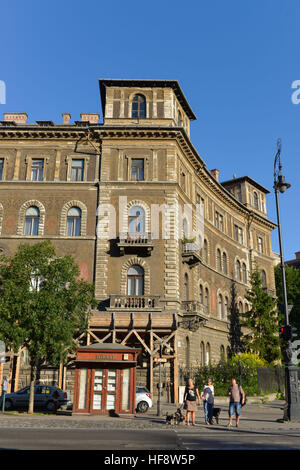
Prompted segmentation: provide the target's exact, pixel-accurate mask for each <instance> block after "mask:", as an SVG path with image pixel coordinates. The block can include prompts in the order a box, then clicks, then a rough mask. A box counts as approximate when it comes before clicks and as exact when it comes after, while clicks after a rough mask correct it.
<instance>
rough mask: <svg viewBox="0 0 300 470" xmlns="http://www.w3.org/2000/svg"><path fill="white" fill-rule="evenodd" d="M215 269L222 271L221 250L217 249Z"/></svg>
mask: <svg viewBox="0 0 300 470" xmlns="http://www.w3.org/2000/svg"><path fill="white" fill-rule="evenodd" d="M217 270H218V271H222V263H221V250H219V248H218V249H217Z"/></svg>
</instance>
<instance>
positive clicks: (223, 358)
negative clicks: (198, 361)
mask: <svg viewBox="0 0 300 470" xmlns="http://www.w3.org/2000/svg"><path fill="white" fill-rule="evenodd" d="M220 360H221V362H224V361H225V348H224V346H223V344H222V345H221V346H220Z"/></svg>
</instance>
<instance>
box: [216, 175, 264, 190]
mask: <svg viewBox="0 0 300 470" xmlns="http://www.w3.org/2000/svg"><path fill="white" fill-rule="evenodd" d="M243 181H247V182H248V183H250V184H252V186H255V187H256V188H257V189H259V190H260V191H262V192H263V193H265V194H269V193H270V191H269V190H268V189H266V188H265V187H264V186H262V185H261V184H259V183H258V182H257V181H255V180H253V179H252V178H250V176H241V177H240V178H233V179H232V180H227V181H222V183H221V185H222V186H230V184H232V183H242V182H243Z"/></svg>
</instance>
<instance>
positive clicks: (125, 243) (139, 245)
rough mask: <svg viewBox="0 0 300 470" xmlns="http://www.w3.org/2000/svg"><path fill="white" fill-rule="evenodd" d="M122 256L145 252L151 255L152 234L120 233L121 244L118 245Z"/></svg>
mask: <svg viewBox="0 0 300 470" xmlns="http://www.w3.org/2000/svg"><path fill="white" fill-rule="evenodd" d="M117 245H118V247H119V249H120V254H121V255H124V254H125V253H139V252H143V253H144V254H146V255H148V256H149V255H150V254H151V251H152V250H153V242H152V241H151V234H150V233H147V232H134V233H132V232H125V233H120V236H119V242H118V243H117Z"/></svg>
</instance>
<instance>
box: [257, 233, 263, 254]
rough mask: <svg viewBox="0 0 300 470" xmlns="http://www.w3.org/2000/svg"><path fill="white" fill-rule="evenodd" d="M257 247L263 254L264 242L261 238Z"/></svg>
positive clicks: (258, 239)
mask: <svg viewBox="0 0 300 470" xmlns="http://www.w3.org/2000/svg"><path fill="white" fill-rule="evenodd" d="M257 245H258V251H259V252H260V253H262V252H263V240H262V238H261V237H258V238H257Z"/></svg>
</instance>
